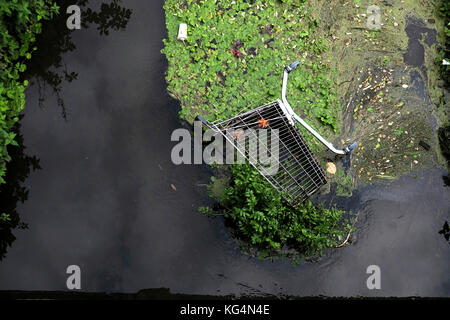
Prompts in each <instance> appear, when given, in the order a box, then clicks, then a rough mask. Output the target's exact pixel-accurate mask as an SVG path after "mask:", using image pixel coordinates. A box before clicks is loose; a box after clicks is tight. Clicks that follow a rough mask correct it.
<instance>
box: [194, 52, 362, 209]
mask: <svg viewBox="0 0 450 320" xmlns="http://www.w3.org/2000/svg"><path fill="white" fill-rule="evenodd" d="M298 65H299V62H298V61H295V62H294V63H292V64H291V65H289V66H287V67H285V68H284V75H283V86H282V91H281V100H279V99H277V100H276V101H273V102H270V103H268V104H266V105H263V106H260V107H257V108H255V109H252V110H250V111H247V112H245V113H242V114H240V115H237V116H235V117H233V118H231V119H227V120H217V121H214V122H208V121H207V120H205V119H204V118H203V117H201V116H197V118H196V120H199V121H201V122H202V123H203V124H204V125H206V126H207V127H209V128H210V129H212V130H214V132H217V133H220V134H221V135H223V137H225V139H226V140H227V141H228V143H230V144H232V145H233V146H234V147H235V149H236V150H237V151H238V152H239V153H240V154H241V155H242V156H244V157H245V158H246V159H247V160H248V161H249V162H250V163H251V164H252V165H253V166H254V167H255V168H256V169H257V170H258V171H259V173H260V174H261V175H262V176H263V177H264V178H265V179H266V180H267V181H268V182H269V183H270V184H271V185H272V186H273V187H274V188H275V189H276V190H277V191H279V192H282V193H283V194H284V195H285V196H286V198H287V200H288V201H295V202H297V201H299V202H302V201H304V200H306V199H307V198H308V197H309V196H311V195H312V194H313V193H314V192H316V191H317V190H318V189H319V188H320V187H321V186H323V185H324V184H326V183H327V178H326V175H325V172H324V171H323V169H322V167H321V166H320V165H319V163H318V161H317V159H316V157H315V156H314V154H313V153H312V151H311V149H310V148H309V147H308V145H307V144H306V141H305V139H304V138H303V136H302V135H301V133H300V130H299V129H298V128H297V127H296V125H295V122H298V123H300V124H301V125H302V126H303V127H304V128H305V129H306V130H308V131H309V132H310V133H311V134H312V135H313V136H314V137H316V138H317V139H318V140H319V141H320V142H322V143H323V144H324V145H325V146H326V147H327V148H328V149H330V150H331V151H332V152H334V153H335V154H338V155H345V154H349V153H350V152H351V151H352V150H353V149H355V148H356V146H357V145H358V143H357V142H353V143H352V144H350V145H349V146H348V147H346V148H345V149H343V150H339V149H336V148H335V147H334V146H333V144H332V143H330V142H328V141H327V140H325V139H324V138H323V137H322V136H321V135H320V134H319V133H317V132H316V131H315V130H314V129H313V128H311V127H310V126H309V125H308V124H307V123H306V122H305V121H304V120H303V119H302V118H300V117H299V116H298V115H297V114H295V112H294V111H293V110H292V108H291V106H290V105H289V102H288V101H287V99H286V87H287V81H288V75H289V73H290V72H291V71H293V70H295V69H296V68H297V66H298ZM261 128H264V129H270V130H267V131H268V132H272V135H273V134H274V133H276V135H277V136H276V137H277V143H278V147H279V149H277V150H278V159H277V168H278V170H277V172H275V173H270V172H268V170H267V168H266V166H265V165H263V164H262V163H258V161H256V159H257V152H258V150H256V149H255V148H253V149H252V148H250V149H249V150H246V148H245V147H246V142H245V141H246V140H245V139H241V138H240V137H239V136H238V139H236V132H238V133H239V132H249V135H250V136H252V137H253V138H254V139H258V143H259V146H264V147H265V152H269V153H270V150H271V147H270V146H269V143H268V142H267V139H266V141H263V139H260V138H259V137H258V135H257V133H256V130H255V129H261ZM248 129H251V130H248ZM274 129H276V130H274ZM244 130H247V131H244ZM271 141H272V140H271ZM260 154H261V151H260Z"/></svg>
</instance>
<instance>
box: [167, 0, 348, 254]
mask: <svg viewBox="0 0 450 320" xmlns="http://www.w3.org/2000/svg"><path fill="white" fill-rule="evenodd" d="M303 2H304V1H289V0H286V1H275V0H266V1H263V0H255V1H244V0H236V1H233V2H229V1H217V0H204V1H192V0H188V1H181V0H168V1H166V2H165V5H164V8H165V10H166V24H167V29H168V38H167V39H165V40H164V44H165V47H164V49H163V50H162V52H163V53H164V54H165V55H166V57H167V59H168V61H169V68H168V71H167V77H166V80H167V82H168V90H169V92H170V94H171V95H172V96H174V97H175V98H177V99H178V100H179V101H180V103H181V112H180V116H181V117H182V118H183V119H186V120H188V121H192V120H193V119H194V118H195V116H196V115H202V116H203V117H205V118H206V119H207V120H210V121H212V120H215V119H219V118H228V117H231V116H234V115H236V114H238V113H240V112H243V111H245V110H248V109H249V108H252V107H256V106H258V105H262V104H263V103H265V102H268V101H272V100H274V99H276V98H279V97H280V94H281V78H282V72H283V67H284V66H285V65H288V64H290V63H291V62H292V61H294V60H299V61H300V63H301V64H300V66H299V70H297V71H296V72H295V73H292V75H291V77H290V82H289V85H288V94H289V97H290V102H291V105H292V107H293V108H294V109H295V111H296V112H297V113H298V114H301V115H302V116H303V117H305V118H306V119H307V120H308V121H309V122H310V123H311V124H312V125H313V126H314V127H316V128H317V129H319V131H320V132H321V133H323V134H324V135H329V134H332V133H334V132H337V131H338V120H339V105H338V103H337V100H336V95H335V86H334V83H333V82H332V81H331V80H330V77H329V74H330V73H332V72H333V70H331V69H330V68H329V67H328V65H327V64H326V63H324V62H323V61H322V59H321V54H322V53H324V52H325V51H326V49H327V43H326V40H325V38H323V37H318V36H315V30H316V29H317V27H318V25H319V21H318V20H317V19H315V18H314V17H313V16H312V15H311V14H310V10H311V8H310V7H309V6H304V5H303ZM180 23H186V24H187V25H188V37H187V39H186V40H185V41H183V42H182V41H178V40H177V33H178V26H179V25H180ZM258 125H259V127H261V128H265V127H267V126H268V121H267V120H265V119H260V120H259V121H258ZM305 138H306V139H307V140H309V141H311V142H312V141H314V140H313V138H312V137H311V136H310V135H305ZM314 143H315V145H314V146H312V147H313V149H314V147H315V146H317V141H314ZM230 170H231V175H232V179H231V182H230V183H229V184H228V185H226V187H225V189H224V192H222V193H220V195H219V194H218V192H215V193H216V196H218V197H217V198H218V201H219V207H220V209H219V210H218V212H216V211H217V210H212V209H211V208H201V210H200V211H201V212H203V213H206V214H210V215H214V216H215V215H224V216H225V218H226V219H227V220H228V221H231V223H232V224H233V225H234V228H233V230H234V232H235V233H236V235H237V236H238V237H239V238H240V239H243V240H244V242H246V243H250V244H251V245H252V246H254V247H257V248H259V249H261V250H272V251H273V250H275V251H277V252H278V253H279V250H280V249H281V248H282V247H284V246H287V247H291V248H294V249H295V250H296V252H299V253H301V254H302V255H308V256H309V255H316V254H320V253H321V252H322V251H323V250H324V249H325V248H328V247H332V246H335V245H337V242H338V241H340V239H341V238H342V236H343V235H344V233H346V232H348V231H349V228H350V226H344V225H343V224H342V223H341V222H342V221H341V220H342V216H343V213H344V212H343V211H341V210H337V209H335V208H331V209H326V208H323V207H322V206H316V205H313V204H312V203H311V202H310V201H307V202H305V203H304V204H299V205H296V206H295V207H294V206H292V205H290V204H289V203H287V202H286V201H285V200H284V198H283V196H282V195H280V194H278V193H277V192H275V191H274V190H273V189H272V187H271V186H270V185H269V184H268V183H267V182H266V181H265V180H264V179H263V178H262V177H261V176H260V175H259V173H258V172H257V171H255V170H254V169H253V167H251V166H249V165H247V166H242V165H235V166H232V167H231V169H230ZM214 186H215V183H214V181H213V184H212V185H211V187H210V189H215V188H214Z"/></svg>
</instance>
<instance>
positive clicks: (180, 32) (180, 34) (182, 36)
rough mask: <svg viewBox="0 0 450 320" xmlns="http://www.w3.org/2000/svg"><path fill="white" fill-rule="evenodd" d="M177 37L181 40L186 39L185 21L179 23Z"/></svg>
mask: <svg viewBox="0 0 450 320" xmlns="http://www.w3.org/2000/svg"><path fill="white" fill-rule="evenodd" d="M177 39H178V40H182V41H185V40H187V24H186V23H180V27H179V29H178V38H177Z"/></svg>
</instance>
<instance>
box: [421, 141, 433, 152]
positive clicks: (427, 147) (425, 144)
mask: <svg viewBox="0 0 450 320" xmlns="http://www.w3.org/2000/svg"><path fill="white" fill-rule="evenodd" d="M419 146H421V147H422V148H424V149H425V150H427V151H429V150H430V148H431V147H430V145H429V144H428V143H426V142H425V141H422V140H420V141H419Z"/></svg>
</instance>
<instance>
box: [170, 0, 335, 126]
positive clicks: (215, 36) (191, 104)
mask: <svg viewBox="0 0 450 320" xmlns="http://www.w3.org/2000/svg"><path fill="white" fill-rule="evenodd" d="M283 2H284V3H283ZM283 2H280V1H275V0H266V1H263V0H255V1H243V0H237V1H233V2H229V1H215V0H205V1H180V0H168V1H166V2H165V4H164V8H165V10H166V24H167V29H168V38H167V39H165V40H164V44H165V47H164V49H163V50H162V52H163V53H164V54H165V55H166V56H167V59H168V60H169V62H170V64H169V69H168V71H167V77H166V79H167V82H168V84H169V86H168V89H169V92H170V93H171V94H172V95H173V96H174V97H175V98H177V99H178V100H179V101H180V103H181V108H182V109H181V112H180V116H181V117H182V118H183V119H186V120H188V121H192V120H193V119H194V118H195V116H196V115H197V114H200V115H202V116H204V117H205V118H206V119H207V120H215V119H217V118H227V117H230V116H234V115H235V114H237V113H239V112H242V111H244V110H246V109H248V108H250V107H255V106H257V105H260V104H262V103H264V102H268V101H270V100H273V99H274V98H278V97H279V96H280V91H281V77H282V72H283V67H284V66H285V65H287V64H290V63H292V61H294V60H300V61H301V66H300V68H299V69H300V70H298V71H297V72H295V73H293V74H292V76H291V78H290V84H289V87H288V93H289V95H290V101H291V104H292V106H293V107H294V108H297V110H296V111H298V112H299V113H301V114H304V116H305V117H306V118H307V119H308V120H309V121H310V122H312V124H313V125H315V126H316V127H322V132H323V131H324V130H329V129H332V130H337V129H338V126H337V119H338V112H337V110H338V104H337V103H336V99H335V96H334V93H333V92H334V88H333V83H332V82H331V81H330V80H329V79H328V77H327V72H331V70H329V68H328V67H327V65H326V64H325V63H323V62H322V61H321V58H320V54H321V53H322V52H324V50H325V49H326V42H325V40H324V39H323V38H319V37H315V36H314V35H313V34H314V30H315V29H316V28H317V26H318V21H317V20H316V19H314V18H312V17H311V15H310V14H309V8H308V7H307V6H303V5H301V1H283ZM180 23H187V25H188V38H187V40H185V41H183V42H182V41H179V40H177V33H178V26H179V24H180ZM332 130H329V131H332Z"/></svg>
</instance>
